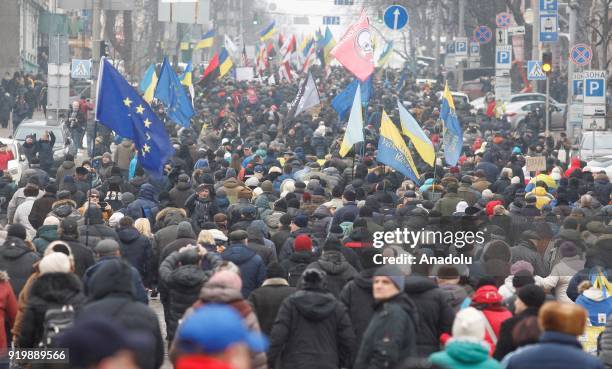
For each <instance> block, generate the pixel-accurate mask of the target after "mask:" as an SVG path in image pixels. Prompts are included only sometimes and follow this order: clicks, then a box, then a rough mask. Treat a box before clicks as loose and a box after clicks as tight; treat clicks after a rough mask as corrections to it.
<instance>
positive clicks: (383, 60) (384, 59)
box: [377, 40, 393, 68]
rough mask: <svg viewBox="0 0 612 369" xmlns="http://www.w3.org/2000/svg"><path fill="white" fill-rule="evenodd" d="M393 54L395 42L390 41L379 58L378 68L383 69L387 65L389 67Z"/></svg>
mask: <svg viewBox="0 0 612 369" xmlns="http://www.w3.org/2000/svg"><path fill="white" fill-rule="evenodd" d="M392 54H393V40H390V41H389V42H387V44H386V45H385V49H384V50H383V52H382V53H381V54H380V56H379V57H378V63H377V64H378V67H381V68H382V67H384V66H385V65H387V63H388V62H389V59H390V58H391V55H392Z"/></svg>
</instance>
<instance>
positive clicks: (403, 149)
mask: <svg viewBox="0 0 612 369" xmlns="http://www.w3.org/2000/svg"><path fill="white" fill-rule="evenodd" d="M376 160H377V161H378V162H379V163H383V164H386V165H388V166H390V167H391V168H393V169H395V170H397V171H398V172H400V173H402V174H403V175H405V176H406V177H408V178H410V179H412V180H413V181H415V182H417V183H418V182H419V176H420V175H419V171H418V170H417V168H416V166H415V165H414V160H413V159H412V154H411V153H410V150H409V149H408V146H406V143H405V142H404V138H403V137H402V135H401V134H400V131H399V130H398V129H397V127H396V126H395V124H393V122H392V121H391V119H390V118H389V116H388V115H387V113H386V112H385V111H384V110H383V113H382V118H381V120H380V138H379V140H378V153H377V155H376Z"/></svg>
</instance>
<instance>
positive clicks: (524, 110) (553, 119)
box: [505, 101, 565, 130]
mask: <svg viewBox="0 0 612 369" xmlns="http://www.w3.org/2000/svg"><path fill="white" fill-rule="evenodd" d="M545 107H546V103H545V102H543V101H517V102H513V103H509V104H507V105H506V114H505V115H506V118H507V119H508V122H510V125H511V126H512V129H518V128H521V127H522V126H523V125H524V124H525V119H526V118H527V114H529V113H530V112H535V111H536V110H538V109H540V110H541V111H544V108H545ZM550 109H551V115H550V129H551V130H555V129H561V130H563V129H565V106H564V105H558V104H555V103H554V102H553V101H551V102H550Z"/></svg>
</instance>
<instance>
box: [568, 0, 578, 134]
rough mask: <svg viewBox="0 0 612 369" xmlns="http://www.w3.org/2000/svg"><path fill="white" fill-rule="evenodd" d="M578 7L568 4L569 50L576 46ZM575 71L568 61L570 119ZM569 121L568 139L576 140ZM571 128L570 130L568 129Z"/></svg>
mask: <svg viewBox="0 0 612 369" xmlns="http://www.w3.org/2000/svg"><path fill="white" fill-rule="evenodd" d="M577 6H578V4H576V1H574V0H570V2H569V3H568V6H567V9H568V11H569V48H570V49H571V48H572V47H573V46H574V45H575V44H576V22H577V18H578V15H577V14H576V13H577ZM574 70H575V66H574V63H572V62H571V61H568V63H567V105H566V106H567V109H566V111H567V112H569V113H568V114H567V117H568V118H569V117H570V116H571V112H572V110H573V107H572V99H573V96H572V92H573V91H572V82H571V81H572V78H573V76H574ZM568 123H569V119H568V121H566V125H568V126H567V127H566V129H567V130H568V131H569V132H568V133H569V135H568V137H569V138H570V139H572V140H573V139H574V126H573V125H572V126H569V124H568ZM568 128H569V129H568Z"/></svg>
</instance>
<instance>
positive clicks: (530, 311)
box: [493, 307, 539, 360]
mask: <svg viewBox="0 0 612 369" xmlns="http://www.w3.org/2000/svg"><path fill="white" fill-rule="evenodd" d="M538 310H539V309H538V308H534V307H528V308H527V309H525V310H524V311H523V312H521V313H519V314H516V315H515V316H513V317H511V318H508V319H506V320H505V321H504V322H503V323H502V324H501V328H500V330H499V337H498V341H497V345H496V346H495V352H494V353H493V357H494V358H495V359H497V360H501V359H503V358H504V356H506V355H508V354H509V353H511V352H513V351H514V350H516V349H517V346H516V345H515V344H514V341H513V339H512V330H514V327H516V325H517V324H518V323H520V322H521V321H522V320H523V319H526V318H529V317H537V316H538Z"/></svg>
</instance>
